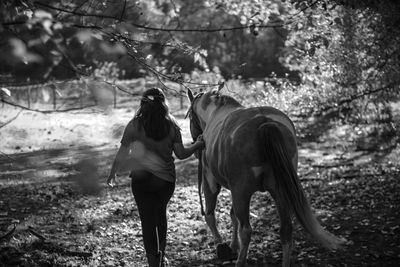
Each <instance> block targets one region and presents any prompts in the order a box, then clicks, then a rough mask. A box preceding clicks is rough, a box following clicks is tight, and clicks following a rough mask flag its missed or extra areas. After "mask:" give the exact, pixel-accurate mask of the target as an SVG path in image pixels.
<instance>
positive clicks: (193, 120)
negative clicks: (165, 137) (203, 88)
mask: <svg viewBox="0 0 400 267" xmlns="http://www.w3.org/2000/svg"><path fill="white" fill-rule="evenodd" d="M203 95H204V93H199V94H197V95H196V96H195V97H194V98H193V101H192V103H190V107H189V110H188V112H187V113H186V116H185V118H187V117H189V120H190V123H192V124H193V126H194V127H195V128H196V130H198V131H199V132H200V133H199V135H200V134H202V133H203V130H202V129H201V125H200V119H199V117H198V116H197V114H196V112H194V104H195V102H196V100H198V99H199V98H200V97H202V96H203ZM197 137H198V136H193V135H192V138H193V141H196V139H197Z"/></svg>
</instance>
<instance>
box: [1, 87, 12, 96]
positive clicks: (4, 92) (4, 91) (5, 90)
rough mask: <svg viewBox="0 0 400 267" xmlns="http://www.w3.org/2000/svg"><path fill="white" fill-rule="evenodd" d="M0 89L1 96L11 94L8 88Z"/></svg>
mask: <svg viewBox="0 0 400 267" xmlns="http://www.w3.org/2000/svg"><path fill="white" fill-rule="evenodd" d="M0 91H1V96H4V95H6V96H11V92H10V90H8V89H7V88H4V87H2V88H1V89H0Z"/></svg>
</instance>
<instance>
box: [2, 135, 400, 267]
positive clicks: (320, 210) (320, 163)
mask: <svg viewBox="0 0 400 267" xmlns="http://www.w3.org/2000/svg"><path fill="white" fill-rule="evenodd" d="M184 130H185V129H184ZM342 130H343V129H342ZM185 131H186V130H185ZM335 131H336V132H335V134H329V132H328V134H326V135H325V136H324V137H323V138H319V139H318V140H317V141H314V142H311V141H307V142H305V141H304V142H302V143H301V146H300V165H299V173H300V177H301V179H302V183H303V186H304V187H305V190H306V192H307V194H308V195H309V198H310V202H311V203H312V207H313V208H314V210H315V211H316V213H317V215H318V218H319V220H320V221H321V223H322V224H323V226H325V227H326V228H327V229H328V230H329V231H332V232H333V233H335V234H337V235H340V236H343V237H345V238H346V239H348V240H349V241H351V242H350V244H349V245H348V246H347V247H346V248H345V249H344V250H342V251H337V252H327V251H326V250H324V249H322V248H320V247H319V246H318V245H317V244H315V242H314V241H312V240H310V239H309V238H308V237H307V235H306V234H305V232H304V230H302V229H301V228H300V227H299V226H298V225H297V224H296V225H295V230H294V251H293V263H294V265H295V266H398V265H399V263H400V246H399V245H400V242H399V241H398V236H399V235H400V183H399V174H400V168H399V165H398V162H397V161H396V160H398V156H399V147H396V148H395V149H393V151H391V152H390V153H369V152H368V153H367V152H365V151H364V152H363V151H354V148H352V147H351V143H346V142H343V140H342V139H341V135H340V134H338V132H340V129H336V130H335ZM343 134H345V133H343ZM186 135H187V133H186ZM186 138H188V137H186ZM113 140H114V141H115V140H117V139H113ZM67 147H68V148H67V149H65V148H59V147H57V146H56V147H55V148H53V149H46V150H36V151H33V152H27V153H15V154H9V156H10V157H11V158H8V157H1V160H0V232H1V233H5V232H6V231H7V230H9V229H11V227H12V225H13V224H14V223H15V224H16V226H17V227H16V231H15V232H14V234H13V236H12V237H11V238H10V239H8V240H3V241H2V242H1V243H0V266H85V265H86V266H145V258H144V250H143V247H142V241H141V231H140V222H139V218H138V212H137V209H136V206H135V204H134V202H133V200H132V197H131V193H130V188H129V178H127V177H126V176H121V177H120V179H119V180H118V182H119V183H118V186H117V187H116V188H115V189H113V190H109V189H107V188H106V187H105V185H104V182H103V181H104V177H105V175H104V174H105V173H107V170H108V168H109V166H110V163H111V160H112V157H113V154H114V153H115V150H116V148H115V146H112V145H110V144H106V145H93V146H79V145H75V146H71V147H69V146H67ZM177 173H178V182H177V186H176V190H175V194H174V196H173V198H172V200H171V203H170V206H169V211H168V212H169V233H168V235H169V239H168V248H167V253H168V257H169V259H170V263H171V266H222V265H223V266H233V262H225V263H223V262H221V261H219V260H218V259H216V256H215V250H214V246H213V242H212V238H211V234H210V232H209V230H208V229H207V227H206V225H205V222H204V220H203V218H202V217H201V215H200V208H199V204H198V195H197V180H196V160H195V159H194V158H190V159H188V160H186V161H178V162H177ZM99 177H100V179H99ZM229 209H230V196H229V193H228V192H227V191H226V190H223V191H222V192H221V195H220V198H219V203H218V207H217V218H218V219H219V227H220V229H221V233H222V235H223V237H224V239H225V240H229V236H230V219H229ZM251 223H252V226H253V236H252V243H251V246H250V251H249V264H250V266H279V265H280V264H281V254H282V253H281V248H280V241H279V219H278V216H277V213H276V210H275V208H274V203H273V201H272V200H271V198H270V197H269V195H268V194H267V193H257V194H256V195H255V196H254V197H253V199H252V206H251ZM34 233H36V234H37V235H35V234H34Z"/></svg>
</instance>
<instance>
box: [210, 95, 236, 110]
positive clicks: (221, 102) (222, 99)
mask: <svg viewBox="0 0 400 267" xmlns="http://www.w3.org/2000/svg"><path fill="white" fill-rule="evenodd" d="M212 94H213V95H216V96H217V97H216V98H215V104H216V105H217V106H218V107H222V106H234V107H238V106H241V104H240V103H239V102H238V101H237V100H236V99H234V98H233V97H231V96H229V95H221V94H220V93H217V92H212Z"/></svg>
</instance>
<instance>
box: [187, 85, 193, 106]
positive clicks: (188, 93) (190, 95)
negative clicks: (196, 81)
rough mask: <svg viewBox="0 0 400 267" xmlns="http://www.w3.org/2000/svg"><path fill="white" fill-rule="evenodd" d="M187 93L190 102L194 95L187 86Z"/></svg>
mask: <svg viewBox="0 0 400 267" xmlns="http://www.w3.org/2000/svg"><path fill="white" fill-rule="evenodd" d="M187 95H188V97H189V100H190V103H192V102H193V99H194V96H193V93H192V90H190V89H189V88H188V89H187Z"/></svg>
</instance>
